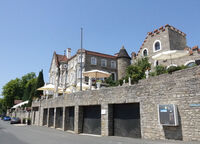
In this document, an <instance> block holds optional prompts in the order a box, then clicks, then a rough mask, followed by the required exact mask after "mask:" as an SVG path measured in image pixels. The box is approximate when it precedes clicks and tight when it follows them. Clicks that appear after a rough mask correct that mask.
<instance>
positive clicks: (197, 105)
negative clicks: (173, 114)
mask: <svg viewBox="0 0 200 144" xmlns="http://www.w3.org/2000/svg"><path fill="white" fill-rule="evenodd" d="M190 107H200V104H190Z"/></svg>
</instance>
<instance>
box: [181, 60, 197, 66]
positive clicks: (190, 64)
mask: <svg viewBox="0 0 200 144" xmlns="http://www.w3.org/2000/svg"><path fill="white" fill-rule="evenodd" d="M195 64H196V63H195V60H190V61H187V62H186V63H185V64H184V65H185V66H187V67H193V66H195Z"/></svg>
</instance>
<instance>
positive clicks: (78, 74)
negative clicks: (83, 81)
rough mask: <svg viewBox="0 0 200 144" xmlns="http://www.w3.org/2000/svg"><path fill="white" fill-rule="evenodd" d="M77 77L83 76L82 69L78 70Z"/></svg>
mask: <svg viewBox="0 0 200 144" xmlns="http://www.w3.org/2000/svg"><path fill="white" fill-rule="evenodd" d="M77 78H81V69H79V70H78V71H77Z"/></svg>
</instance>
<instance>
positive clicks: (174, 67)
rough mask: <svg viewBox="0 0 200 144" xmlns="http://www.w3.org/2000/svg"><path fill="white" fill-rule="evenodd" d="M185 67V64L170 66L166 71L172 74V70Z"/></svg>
mask: <svg viewBox="0 0 200 144" xmlns="http://www.w3.org/2000/svg"><path fill="white" fill-rule="evenodd" d="M186 68H187V66H184V65H182V66H177V67H176V66H170V67H169V68H168V69H167V72H168V73H169V74H172V73H173V72H175V71H178V70H182V69H186Z"/></svg>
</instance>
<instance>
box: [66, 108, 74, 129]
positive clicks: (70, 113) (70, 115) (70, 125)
mask: <svg viewBox="0 0 200 144" xmlns="http://www.w3.org/2000/svg"><path fill="white" fill-rule="evenodd" d="M65 115H66V116H67V118H66V120H65V122H66V129H67V130H72V131H74V107H66V110H65Z"/></svg>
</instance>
